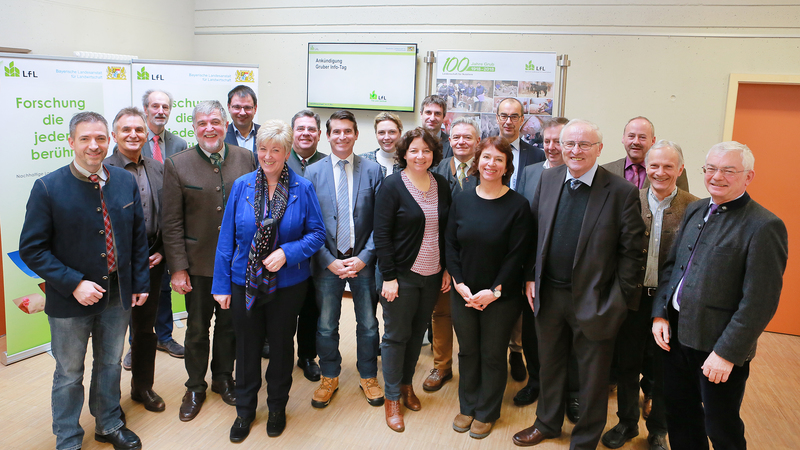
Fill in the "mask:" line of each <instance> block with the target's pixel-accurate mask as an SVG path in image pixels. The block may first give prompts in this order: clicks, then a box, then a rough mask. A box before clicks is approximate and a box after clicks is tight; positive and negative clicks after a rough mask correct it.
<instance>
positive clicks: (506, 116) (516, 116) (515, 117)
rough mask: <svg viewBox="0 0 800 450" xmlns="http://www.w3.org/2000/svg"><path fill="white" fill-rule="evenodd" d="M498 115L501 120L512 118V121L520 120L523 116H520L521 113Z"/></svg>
mask: <svg viewBox="0 0 800 450" xmlns="http://www.w3.org/2000/svg"><path fill="white" fill-rule="evenodd" d="M497 117H499V118H500V121H501V122H505V121H507V120H508V119H511V121H512V122H516V121H518V120H519V119H521V118H522V116H520V115H519V114H511V115H508V114H498V115H497Z"/></svg>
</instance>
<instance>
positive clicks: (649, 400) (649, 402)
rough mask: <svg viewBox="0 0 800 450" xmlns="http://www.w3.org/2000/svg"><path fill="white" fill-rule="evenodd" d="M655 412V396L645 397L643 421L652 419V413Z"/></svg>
mask: <svg viewBox="0 0 800 450" xmlns="http://www.w3.org/2000/svg"><path fill="white" fill-rule="evenodd" d="M652 410H653V396H651V395H645V396H644V403H643V404H642V419H644V420H647V418H648V417H650V411H652Z"/></svg>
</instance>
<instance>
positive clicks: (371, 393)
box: [359, 378, 383, 406]
mask: <svg viewBox="0 0 800 450" xmlns="http://www.w3.org/2000/svg"><path fill="white" fill-rule="evenodd" d="M359 387H361V390H362V391H364V396H365V397H367V403H369V404H370V405H372V406H381V405H382V404H383V389H381V385H380V384H378V379H377V378H362V379H361V382H360V384H359Z"/></svg>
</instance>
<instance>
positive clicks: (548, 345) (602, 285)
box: [513, 119, 645, 450]
mask: <svg viewBox="0 0 800 450" xmlns="http://www.w3.org/2000/svg"><path fill="white" fill-rule="evenodd" d="M560 140H561V149H562V153H563V155H564V160H565V164H564V165H563V166H560V167H556V168H554V169H550V170H546V171H544V173H542V179H541V182H540V184H539V189H538V190H537V192H536V196H535V197H534V200H533V207H532V208H531V210H532V212H533V216H534V221H533V222H534V225H533V230H532V232H533V235H534V236H537V238H536V243H537V244H536V247H535V248H534V249H532V250H531V252H530V255H531V257H530V258H529V261H528V263H527V264H526V268H525V272H526V280H527V282H526V295H527V297H528V302H529V303H530V306H531V308H532V309H533V312H534V314H535V315H536V329H537V332H538V335H539V337H540V338H541V339H540V340H539V361H540V362H541V370H540V377H541V392H540V395H539V402H538V404H537V408H536V415H537V419H536V422H535V423H534V424H533V426H531V427H529V428H527V429H525V430H522V431H520V432H518V433H517V434H515V435H514V438H513V441H514V443H515V444H517V445H521V446H530V445H536V444H538V443H540V442H542V441H543V440H545V439H549V438H554V437H557V436H559V435H560V434H561V428H562V425H563V422H564V404H565V398H564V386H565V385H566V378H567V363H568V357H569V349H570V344H572V345H573V348H574V349H575V353H576V355H577V358H578V371H579V373H580V374H581V379H580V398H581V402H580V403H581V404H580V416H581V417H580V420H578V423H576V424H575V428H573V429H572V439H571V444H570V448H572V449H592V450H593V449H595V448H597V444H598V443H599V441H600V436H601V434H602V433H603V428H604V427H605V423H606V416H607V411H608V379H609V371H610V367H611V359H612V356H613V352H614V339H615V337H616V334H617V330H618V329H619V326H620V324H622V321H623V320H624V319H625V315H626V314H627V311H628V307H629V305H630V304H631V303H632V302H635V301H637V300H638V299H639V295H641V283H642V277H643V276H644V270H643V266H644V262H645V259H644V252H643V248H642V239H643V237H644V231H645V230H644V222H643V221H642V217H641V206H640V203H639V191H638V190H637V189H636V188H635V187H633V186H632V185H631V184H630V183H628V182H626V181H625V180H623V179H621V178H619V177H616V176H613V175H611V174H610V173H608V171H606V170H605V169H603V168H601V167H599V166H598V165H597V157H598V156H599V155H600V151H601V150H602V148H603V144H602V142H603V136H602V134H601V133H600V130H599V129H598V128H597V125H595V124H593V123H591V122H588V121H585V120H581V119H573V120H571V121H570V122H569V123H567V125H565V126H564V128H563V129H562V130H561V139H560Z"/></svg>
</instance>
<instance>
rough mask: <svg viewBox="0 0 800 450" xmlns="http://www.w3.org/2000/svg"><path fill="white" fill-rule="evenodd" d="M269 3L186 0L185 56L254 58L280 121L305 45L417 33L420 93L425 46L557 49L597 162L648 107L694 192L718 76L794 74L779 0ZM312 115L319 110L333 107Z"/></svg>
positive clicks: (791, 32)
mask: <svg viewBox="0 0 800 450" xmlns="http://www.w3.org/2000/svg"><path fill="white" fill-rule="evenodd" d="M265 3H266V2H263V1H261V0H229V1H227V2H225V3H220V2H218V1H211V0H196V2H195V5H196V12H195V19H194V23H195V38H194V43H195V45H194V59H197V60H212V59H216V60H222V61H230V62H251V63H257V64H259V65H260V76H261V79H260V80H259V90H260V92H259V100H260V103H259V105H260V109H259V117H260V118H261V119H262V120H266V119H269V118H282V119H284V120H288V119H289V118H291V116H292V115H293V114H294V113H295V112H296V111H297V110H299V109H301V108H303V107H304V106H305V89H306V87H305V86H306V66H305V64H306V51H307V43H308V42H412V43H418V44H419V49H420V56H419V72H418V77H417V80H418V90H417V98H418V101H419V100H421V99H422V97H423V96H424V92H423V89H424V75H425V66H424V63H423V62H422V57H424V55H425V53H426V52H427V51H436V50H437V49H464V50H527V51H555V52H557V53H558V54H565V53H566V54H568V55H569V58H570V60H571V61H572V66H571V67H570V69H569V77H568V82H567V100H566V115H567V116H568V117H583V118H586V119H589V120H592V121H594V122H597V123H598V125H600V128H601V130H603V131H604V134H605V143H606V145H605V148H604V150H603V154H602V155H601V162H607V161H611V160H613V159H617V158H620V157H622V156H623V155H624V149H623V148H622V145H621V144H620V140H621V137H622V128H623V126H624V124H625V122H626V121H627V120H628V119H629V118H631V117H634V116H637V115H645V116H648V117H649V118H650V119H651V120H652V121H653V122H654V123H655V126H656V135H657V137H658V138H665V139H670V140H673V141H676V142H678V143H680V144H681V145H682V146H683V149H684V151H685V153H686V160H687V164H686V165H687V168H688V170H689V180H690V185H691V190H692V191H693V192H695V193H698V194H701V195H702V194H703V193H705V189H704V188H703V186H702V182H701V177H700V171H699V169H698V168H699V166H700V165H702V164H703V157H704V154H705V152H706V151H707V149H708V148H709V147H710V146H711V145H713V144H714V143H716V142H718V141H719V140H721V139H722V129H723V121H724V111H725V102H726V96H727V87H728V75H729V74H730V73H769V74H797V73H800V56H798V47H799V46H800V28H798V26H797V24H798V23H800V6H797V5H796V4H794V5H793V4H792V2H789V1H786V0H783V1H781V0H778V1H771V2H770V6H762V5H761V4H759V2H756V1H754V0H749V1H742V0H708V1H706V2H704V3H703V4H702V5H692V4H687V3H686V2H683V1H680V0H678V1H675V0H662V1H660V2H659V6H650V5H647V4H644V3H643V2H639V3H633V2H630V1H621V0H594V1H592V0H577V1H574V2H571V3H570V4H569V5H563V4H557V3H554V2H552V1H551V2H547V1H543V0H538V1H537V0H533V1H531V0H523V1H505V2H502V3H498V4H496V5H494V6H485V5H486V3H487V2H485V1H484V0H458V1H443V0H438V1H435V2H431V3H428V4H424V5H423V4H421V3H422V2H419V1H417V0H394V2H393V4H392V5H377V4H375V3H376V2H374V0H373V1H367V0H350V1H349V2H348V3H347V4H344V5H337V6H329V5H330V3H329V2H325V1H319V0H316V1H315V0H293V1H286V0H274V1H271V2H269V4H268V6H265ZM375 76H380V71H379V70H378V71H376V73H375ZM318 112H319V113H320V114H321V115H322V116H323V117H326V116H328V115H329V114H330V113H331V112H332V111H331V110H324V109H320V110H319V111H318ZM356 116H357V118H358V120H359V124H360V125H361V136H360V139H359V141H358V143H357V146H356V151H357V152H358V153H361V152H364V151H369V150H373V149H374V148H376V147H377V145H376V142H375V139H374V134H373V133H372V118H373V117H374V116H375V113H373V112H365V111H361V112H357V113H356ZM401 118H402V119H403V121H404V124H405V127H406V128H409V127H411V126H414V125H416V124H419V117H418V113H415V114H411V113H407V114H402V115H401ZM323 141H324V137H323ZM320 148H321V149H326V148H327V144H326V143H322V144H321V147H320Z"/></svg>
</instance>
